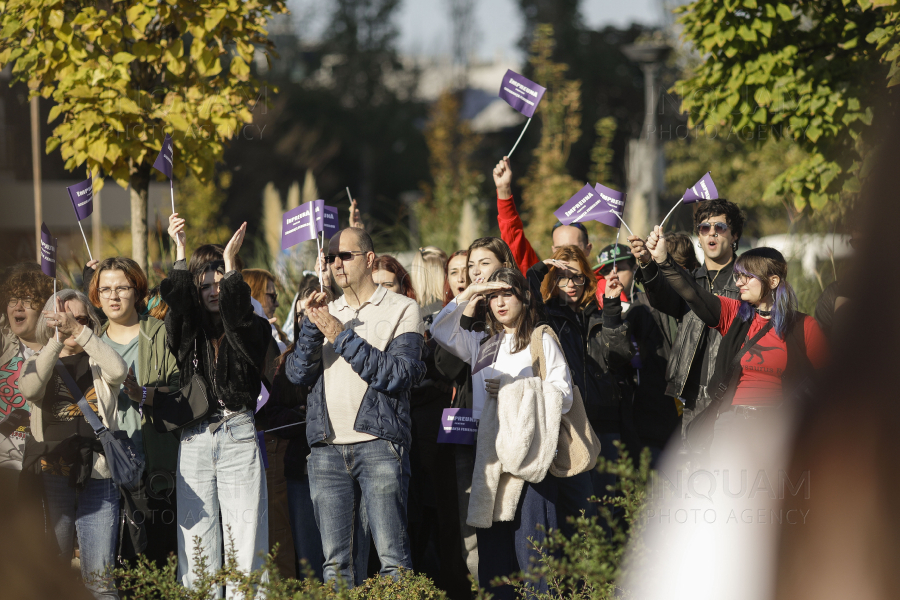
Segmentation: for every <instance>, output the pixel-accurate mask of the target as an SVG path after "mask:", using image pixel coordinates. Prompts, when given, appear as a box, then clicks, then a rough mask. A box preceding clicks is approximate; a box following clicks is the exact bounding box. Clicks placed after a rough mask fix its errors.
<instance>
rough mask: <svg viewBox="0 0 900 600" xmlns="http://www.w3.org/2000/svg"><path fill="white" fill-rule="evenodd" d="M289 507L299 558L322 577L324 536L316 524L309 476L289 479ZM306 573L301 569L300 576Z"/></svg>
mask: <svg viewBox="0 0 900 600" xmlns="http://www.w3.org/2000/svg"><path fill="white" fill-rule="evenodd" d="M287 493H288V509H289V510H290V512H291V533H292V535H293V536H294V550H295V552H296V553H297V560H298V561H299V560H306V562H307V563H309V568H310V569H312V571H313V574H314V575H315V576H316V577H317V578H318V579H319V580H321V579H322V565H323V564H324V563H325V556H324V555H323V554H322V536H320V535H319V526H318V525H316V516H315V514H314V512H313V503H312V496H310V493H309V477H308V476H304V477H303V479H290V478H288V480H287ZM303 575H304V573H303V571H302V570H301V571H300V576H301V577H302V576H303Z"/></svg>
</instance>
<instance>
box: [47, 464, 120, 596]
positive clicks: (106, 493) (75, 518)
mask: <svg viewBox="0 0 900 600" xmlns="http://www.w3.org/2000/svg"><path fill="white" fill-rule="evenodd" d="M42 479H43V482H44V492H45V494H46V497H47V512H48V513H49V518H50V523H49V525H50V527H52V528H53V532H54V533H55V534H56V542H57V543H58V544H59V557H60V559H62V561H63V562H64V563H65V567H66V568H68V567H69V562H70V561H71V560H72V550H73V547H74V544H75V533H76V532H77V533H78V547H79V549H80V551H81V577H82V579H84V582H85V586H86V587H87V589H88V590H90V592H91V593H92V594H93V595H94V598H98V599H100V598H118V597H119V594H118V592H117V591H116V585H115V581H113V580H111V579H106V578H100V577H96V575H100V574H102V573H104V572H105V571H106V569H107V568H110V567H114V566H115V564H114V563H115V556H116V542H117V541H118V539H119V488H118V487H117V486H116V484H115V483H113V480H112V479H88V480H87V483H86V484H85V486H84V488H83V489H82V490H81V491H78V490H76V489H75V488H73V487H69V478H68V477H63V476H61V475H49V474H46V473H45V474H44V475H43V478H42Z"/></svg>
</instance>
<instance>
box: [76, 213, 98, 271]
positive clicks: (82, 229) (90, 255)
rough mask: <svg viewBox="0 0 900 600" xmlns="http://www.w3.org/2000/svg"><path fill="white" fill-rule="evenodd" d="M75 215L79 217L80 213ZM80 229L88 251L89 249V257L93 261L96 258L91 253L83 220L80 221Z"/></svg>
mask: <svg viewBox="0 0 900 600" xmlns="http://www.w3.org/2000/svg"><path fill="white" fill-rule="evenodd" d="M75 216H76V217H77V216H78V215H75ZM78 229H80V230H81V237H83V238H84V247H85V248H87V251H88V258H90V259H91V260H92V261H93V260H94V257H93V255H92V254H91V247H90V246H89V245H88V242H87V236H86V235H84V227H82V226H81V221H78Z"/></svg>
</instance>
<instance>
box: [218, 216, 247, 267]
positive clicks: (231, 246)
mask: <svg viewBox="0 0 900 600" xmlns="http://www.w3.org/2000/svg"><path fill="white" fill-rule="evenodd" d="M246 234H247V222H246V221H245V222H244V223H243V224H241V226H240V227H238V230H237V231H235V232H234V235H233V236H231V239H230V240H228V245H226V246H225V251H224V252H223V253H222V259H223V260H224V261H225V273H226V274H227V273H231V272H232V271H233V270H234V262H235V261H234V259H235V257H237V254H238V252H240V250H241V246H242V245H243V243H244V236H245V235H246Z"/></svg>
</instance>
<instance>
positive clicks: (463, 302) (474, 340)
mask: <svg viewBox="0 0 900 600" xmlns="http://www.w3.org/2000/svg"><path fill="white" fill-rule="evenodd" d="M505 287H506V286H505V285H504V284H502V283H499V282H496V281H492V282H488V283H473V284H472V285H470V286H469V287H467V288H466V289H465V290H464V291H463V292H462V293H461V294H460V295H459V296H457V297H456V298H454V299H453V300H451V301H450V302H449V303H448V304H447V306H445V307H444V308H443V309H442V310H441V312H439V313H438V314H437V316H436V317H435V318H434V323H432V324H431V335H432V336H434V339H435V341H436V342H437V343H438V345H440V346H441V347H442V348H444V349H445V350H448V351H449V352H451V353H453V354H454V355H456V356H458V357H459V358H460V359H462V360H464V361H465V362H467V363H469V364H470V365H471V364H472V363H473V362H474V361H475V357H476V356H478V347H479V346H480V344H481V340H482V338H483V337H484V332H476V331H471V330H469V329H466V328H464V327H462V325H461V324H460V320H461V319H462V317H463V314H465V312H466V310H467V309H468V308H469V306H470V305H474V303H475V302H477V301H479V299H480V298H483V295H484V293H485V292H487V291H489V290H494V289H503V288H505Z"/></svg>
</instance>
